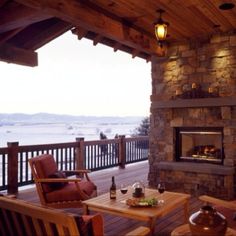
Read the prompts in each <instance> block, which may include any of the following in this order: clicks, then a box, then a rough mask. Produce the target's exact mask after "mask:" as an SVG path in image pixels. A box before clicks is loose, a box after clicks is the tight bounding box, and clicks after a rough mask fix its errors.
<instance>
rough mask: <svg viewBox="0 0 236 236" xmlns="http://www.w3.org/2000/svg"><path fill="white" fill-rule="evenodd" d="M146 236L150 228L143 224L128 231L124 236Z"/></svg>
mask: <svg viewBox="0 0 236 236" xmlns="http://www.w3.org/2000/svg"><path fill="white" fill-rule="evenodd" d="M134 235H136V236H147V235H150V229H149V228H147V227H144V226H139V227H138V228H136V229H134V230H132V231H130V232H129V233H127V234H126V235H125V236H134Z"/></svg>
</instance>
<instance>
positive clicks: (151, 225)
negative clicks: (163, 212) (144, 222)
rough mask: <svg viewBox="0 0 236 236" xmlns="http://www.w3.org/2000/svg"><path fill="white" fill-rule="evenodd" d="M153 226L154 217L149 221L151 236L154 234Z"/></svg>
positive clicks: (154, 222) (154, 224) (154, 223)
mask: <svg viewBox="0 0 236 236" xmlns="http://www.w3.org/2000/svg"><path fill="white" fill-rule="evenodd" d="M155 226H156V217H152V218H151V219H150V221H149V228H150V231H151V232H150V233H151V235H154V233H155Z"/></svg>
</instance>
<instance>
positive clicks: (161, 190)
mask: <svg viewBox="0 0 236 236" xmlns="http://www.w3.org/2000/svg"><path fill="white" fill-rule="evenodd" d="M157 189H158V192H159V193H160V195H162V193H164V192H165V183H164V182H160V183H158V185H157ZM159 203H160V204H163V203H164V200H163V199H162V197H161V196H160V200H159Z"/></svg>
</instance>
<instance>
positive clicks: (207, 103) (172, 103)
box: [151, 96, 236, 109]
mask: <svg viewBox="0 0 236 236" xmlns="http://www.w3.org/2000/svg"><path fill="white" fill-rule="evenodd" d="M224 106H236V97H235V96H234V97H218V98H197V99H176V100H168V101H155V100H154V99H153V100H152V105H151V108H152V109H162V108H194V107H195V108H198V107H224Z"/></svg>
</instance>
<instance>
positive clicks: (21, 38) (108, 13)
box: [0, 0, 236, 66]
mask: <svg viewBox="0 0 236 236" xmlns="http://www.w3.org/2000/svg"><path fill="white" fill-rule="evenodd" d="M225 2H230V3H234V4H235V5H236V0H228V1H225V0H14V1H13V0H0V60H2V61H6V62H10V63H17V64H21V65H27V66H36V65H37V64H38V62H37V60H38V59H37V52H35V51H36V50H37V49H38V48H40V47H42V46H43V45H45V44H47V43H48V42H50V41H51V40H53V39H55V38H57V37H59V36H60V35H62V34H63V33H65V32H66V31H68V30H71V32H72V33H73V34H75V36H76V35H77V37H78V39H81V38H83V37H86V38H88V39H91V40H92V41H93V43H94V45H96V44H97V43H103V44H106V45H108V46H111V47H113V48H114V51H116V50H123V51H125V52H128V53H130V54H131V55H132V56H133V57H136V56H138V57H141V58H144V59H146V60H150V58H151V57H152V56H155V55H157V56H163V55H164V54H163V53H164V51H163V49H161V48H160V47H158V44H157V40H156V38H155V35H154V22H155V21H156V20H157V19H158V17H159V15H158V13H157V10H158V9H163V10H165V13H164V14H163V15H162V18H163V20H164V21H167V22H168V23H169V24H170V26H169V28H168V37H167V44H166V45H167V46H168V45H171V44H174V43H181V42H186V41H189V40H193V41H202V40H206V39H208V38H209V37H210V36H211V35H212V34H214V33H228V32H230V33H232V32H234V31H235V29H236V7H235V8H233V9H231V10H227V11H225V10H224V11H223V10H220V9H219V5H220V4H222V3H225Z"/></svg>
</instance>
